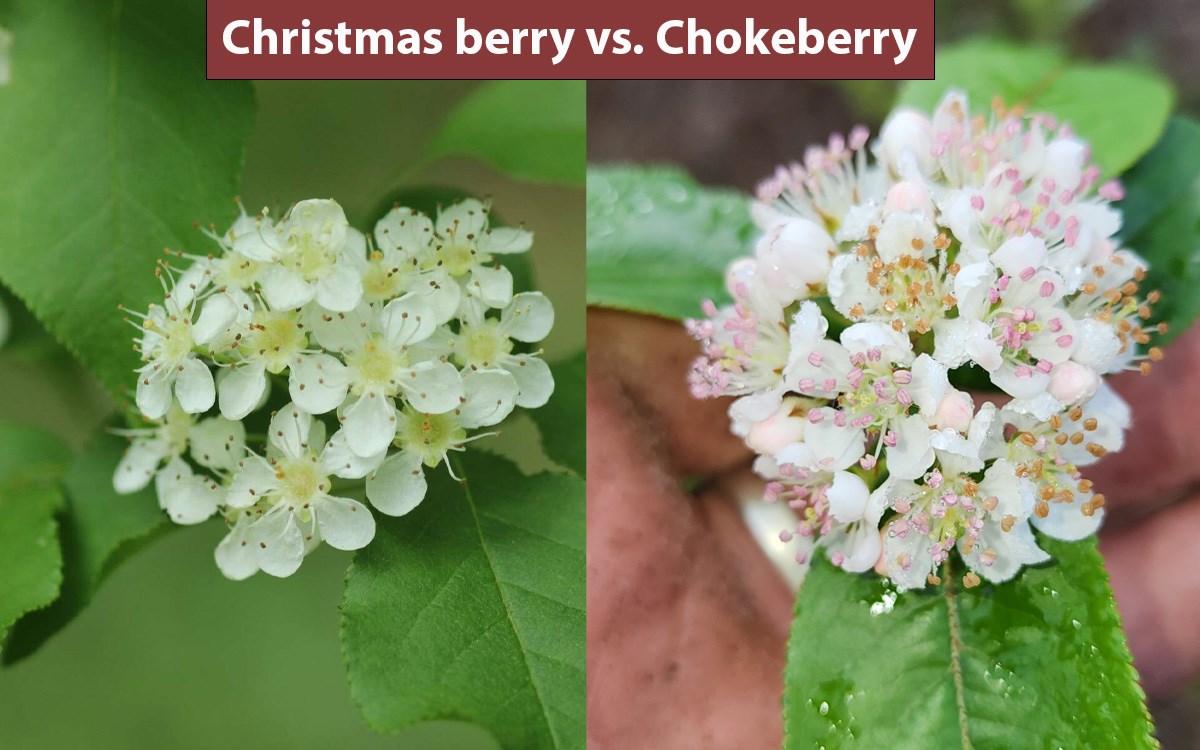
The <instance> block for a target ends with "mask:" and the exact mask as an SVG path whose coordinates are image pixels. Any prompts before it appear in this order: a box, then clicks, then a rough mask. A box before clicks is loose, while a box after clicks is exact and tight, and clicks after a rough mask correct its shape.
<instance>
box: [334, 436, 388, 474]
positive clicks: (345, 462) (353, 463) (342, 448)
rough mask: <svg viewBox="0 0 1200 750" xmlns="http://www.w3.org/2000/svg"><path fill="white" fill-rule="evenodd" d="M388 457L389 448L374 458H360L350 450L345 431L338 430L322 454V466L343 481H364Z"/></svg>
mask: <svg viewBox="0 0 1200 750" xmlns="http://www.w3.org/2000/svg"><path fill="white" fill-rule="evenodd" d="M386 456H387V448H384V449H383V450H382V451H380V452H379V453H376V454H375V455H373V456H365V457H364V456H360V455H358V454H357V453H355V452H354V451H352V450H350V444H349V443H348V442H346V433H345V431H344V430H338V431H337V432H335V433H333V437H331V438H329V442H328V443H326V444H325V449H324V450H323V451H322V452H321V466H322V468H324V469H325V471H327V472H329V473H330V474H333V475H334V476H338V477H341V478H342V479H362V478H363V477H365V476H367V475H368V474H370V473H371V472H373V471H375V470H376V469H378V468H379V465H380V464H381V463H383V459H384V458H385V457H386Z"/></svg>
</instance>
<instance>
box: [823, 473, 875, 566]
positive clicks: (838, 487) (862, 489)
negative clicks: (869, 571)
mask: <svg viewBox="0 0 1200 750" xmlns="http://www.w3.org/2000/svg"><path fill="white" fill-rule="evenodd" d="M870 496H871V490H870V489H869V488H868V487H867V483H866V482H864V481H863V480H862V478H861V477H859V476H858V475H856V474H851V473H850V472H848V471H836V472H834V474H833V482H832V483H831V484H830V485H829V488H828V489H826V490H825V497H826V498H827V499H828V500H829V513H830V515H832V516H833V517H834V518H835V519H837V520H838V521H841V522H842V523H854V522H855V521H861V520H862V518H863V513H864V511H866V509H867V500H868V498H870ZM878 536H879V535H878V534H876V537H878ZM875 554H876V557H878V555H879V553H878V551H876V553H875ZM871 562H872V563H874V560H872V561H871Z"/></svg>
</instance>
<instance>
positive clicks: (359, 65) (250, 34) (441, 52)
mask: <svg viewBox="0 0 1200 750" xmlns="http://www.w3.org/2000/svg"><path fill="white" fill-rule="evenodd" d="M772 5H773V6H774V7H767V4H766V3H761V4H760V6H762V7H760V8H756V9H752V8H750V7H749V6H748V5H746V4H738V3H729V4H725V5H723V6H721V7H719V8H715V9H713V10H709V9H704V8H703V7H702V6H703V4H700V3H695V2H678V1H672V2H658V3H646V2H634V1H632V0H612V1H610V2H607V3H604V4H603V5H599V4H588V5H586V6H582V5H581V6H570V5H568V4H565V3H562V2H549V1H548V0H527V1H526V2H512V3H507V4H497V3H481V2H470V1H466V2H459V3H455V4H454V6H453V8H451V7H449V5H448V4H445V3H420V4H407V3H383V2H380V0H339V1H337V2H328V0H321V1H320V2H317V1H316V0H208V77H209V78H824V79H834V78H850V79H853V78H895V79H912V78H932V77H933V46H934V44H933V43H934V39H933V0H892V1H891V2H887V1H886V0H878V1H875V0H871V1H869V0H859V1H858V2H842V3H838V2H833V3H831V2H806V1H804V0H800V1H799V2H792V3H787V4H783V3H779V4H772Z"/></svg>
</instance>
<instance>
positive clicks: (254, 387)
mask: <svg viewBox="0 0 1200 750" xmlns="http://www.w3.org/2000/svg"><path fill="white" fill-rule="evenodd" d="M233 344H234V346H235V347H236V348H235V349H234V350H233V351H232V352H231V354H232V356H233V357H234V358H235V359H234V361H233V362H232V363H231V364H230V365H229V366H228V367H225V368H222V371H221V374H220V376H219V377H218V382H217V390H218V391H219V395H220V409H221V414H222V415H224V416H225V417H226V418H227V419H234V420H237V419H242V418H244V417H245V416H246V415H248V414H249V413H250V412H252V411H254V410H255V409H257V408H258V407H259V406H261V405H262V404H263V402H264V401H265V399H266V397H267V389H268V386H269V384H270V382H269V378H268V373H270V374H273V375H278V374H280V373H282V372H283V371H284V370H286V369H287V367H288V365H289V364H290V363H291V362H292V361H293V360H294V359H295V358H296V357H297V355H299V354H301V353H302V352H305V351H307V350H308V333H307V331H306V326H305V324H304V317H303V316H302V315H301V313H299V312H297V311H294V310H283V311H277V310H266V309H260V310H256V311H255V312H254V313H253V314H252V315H251V316H250V319H249V321H248V322H247V323H246V325H245V328H244V330H240V331H239V332H238V333H237V334H236V335H235V338H234V341H233Z"/></svg>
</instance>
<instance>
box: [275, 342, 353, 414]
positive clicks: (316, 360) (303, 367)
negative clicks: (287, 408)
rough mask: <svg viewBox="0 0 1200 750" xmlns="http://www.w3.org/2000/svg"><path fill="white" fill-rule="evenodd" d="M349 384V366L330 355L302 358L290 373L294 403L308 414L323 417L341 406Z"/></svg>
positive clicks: (303, 356)
mask: <svg viewBox="0 0 1200 750" xmlns="http://www.w3.org/2000/svg"><path fill="white" fill-rule="evenodd" d="M349 383H350V378H349V375H348V373H347V371H346V366H345V365H343V364H342V363H341V362H340V361H338V360H337V359H336V358H334V357H333V356H331V355H329V354H306V355H301V356H299V357H297V358H296V359H295V361H294V362H293V363H292V366H291V368H290V371H289V373H288V392H289V393H290V394H291V396H292V401H293V402H295V404H296V406H299V407H300V408H301V409H303V410H304V411H306V412H308V413H309V414H324V413H325V412H327V411H332V410H334V409H336V408H338V407H339V406H341V405H342V402H343V401H345V400H346V389H347V388H348V387H349Z"/></svg>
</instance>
